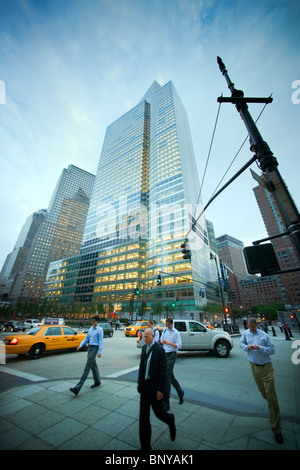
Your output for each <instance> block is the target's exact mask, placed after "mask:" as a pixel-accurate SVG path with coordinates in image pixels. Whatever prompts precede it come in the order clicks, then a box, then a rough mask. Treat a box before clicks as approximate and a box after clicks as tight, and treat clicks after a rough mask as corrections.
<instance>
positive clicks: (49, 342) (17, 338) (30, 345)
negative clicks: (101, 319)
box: [3, 324, 86, 359]
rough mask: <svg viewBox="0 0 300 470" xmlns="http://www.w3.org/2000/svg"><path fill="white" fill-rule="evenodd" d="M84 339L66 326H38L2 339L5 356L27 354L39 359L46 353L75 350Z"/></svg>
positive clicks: (82, 334)
mask: <svg viewBox="0 0 300 470" xmlns="http://www.w3.org/2000/svg"><path fill="white" fill-rule="evenodd" d="M85 337H86V333H77V331H75V330H73V328H70V327H69V326H66V325H59V324H56V325H39V326H36V327H34V328H31V329H30V330H29V331H28V332H27V333H23V334H14V335H9V336H6V337H5V338H4V340H3V341H4V344H5V352H6V354H19V355H21V356H23V355H25V354H28V355H29V357H30V358H31V359H39V358H40V357H41V355H42V354H43V353H44V352H46V351H56V350H62V349H73V348H74V349H75V348H77V347H78V346H79V345H80V343H81V341H82V340H83V339H84V338H85Z"/></svg>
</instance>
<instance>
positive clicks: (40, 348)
mask: <svg viewBox="0 0 300 470" xmlns="http://www.w3.org/2000/svg"><path fill="white" fill-rule="evenodd" d="M44 351H45V346H44V345H43V344H41V343H38V344H34V345H33V346H32V348H31V349H30V351H29V357H30V359H39V358H40V357H41V355H42V354H43V352H44Z"/></svg>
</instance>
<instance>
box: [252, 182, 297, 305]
mask: <svg viewBox="0 0 300 470" xmlns="http://www.w3.org/2000/svg"><path fill="white" fill-rule="evenodd" d="M253 192H254V195H255V199H256V202H257V204H258V207H259V210H260V213H261V215H262V218H263V222H264V224H265V227H266V231H267V233H268V236H269V237H272V236H275V235H279V234H283V233H285V232H286V230H287V229H286V225H285V222H284V220H283V217H282V215H281V213H280V211H279V208H278V205H277V203H276V200H275V198H274V196H273V194H272V193H271V192H270V191H269V190H268V189H267V188H266V187H264V186H263V185H258V186H256V187H255V188H253ZM272 244H273V247H274V250H275V253H276V256H277V260H278V263H279V266H280V269H281V270H287V269H293V268H298V267H299V265H300V257H299V254H298V252H297V250H296V247H295V245H294V243H293V240H292V238H291V237H290V236H281V237H277V238H274V239H273V240H272ZM279 277H280V282H281V283H282V285H283V290H284V293H285V297H286V305H288V306H289V307H296V308H300V272H299V271H298V272H297V271H296V272H290V273H287V274H280V275H279Z"/></svg>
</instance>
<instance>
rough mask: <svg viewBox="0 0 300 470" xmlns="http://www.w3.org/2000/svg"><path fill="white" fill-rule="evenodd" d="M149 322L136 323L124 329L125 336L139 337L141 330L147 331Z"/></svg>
mask: <svg viewBox="0 0 300 470" xmlns="http://www.w3.org/2000/svg"><path fill="white" fill-rule="evenodd" d="M147 325H148V321H144V320H142V321H136V322H135V323H132V325H130V326H127V327H126V328H125V329H124V335H125V336H138V335H139V331H140V330H146V328H147Z"/></svg>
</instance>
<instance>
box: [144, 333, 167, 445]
mask: <svg viewBox="0 0 300 470" xmlns="http://www.w3.org/2000/svg"><path fill="white" fill-rule="evenodd" d="M144 339H145V344H144V346H143V348H142V353H141V361H140V367H139V375H138V384H137V390H138V392H139V393H140V416H139V436H140V443H141V448H142V450H144V451H149V450H151V423H150V405H151V406H152V409H153V411H154V413H155V415H156V416H157V418H158V419H160V420H161V421H163V422H164V423H166V424H168V426H169V429H170V438H171V441H174V440H175V437H176V427H175V417H174V415H173V414H171V413H168V412H167V411H166V410H165V409H164V407H163V404H162V398H163V396H164V393H165V388H166V374H167V362H166V354H165V351H164V349H163V347H162V346H161V345H160V344H158V343H155V341H154V332H153V329H152V328H147V329H146V330H145V332H144Z"/></svg>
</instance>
